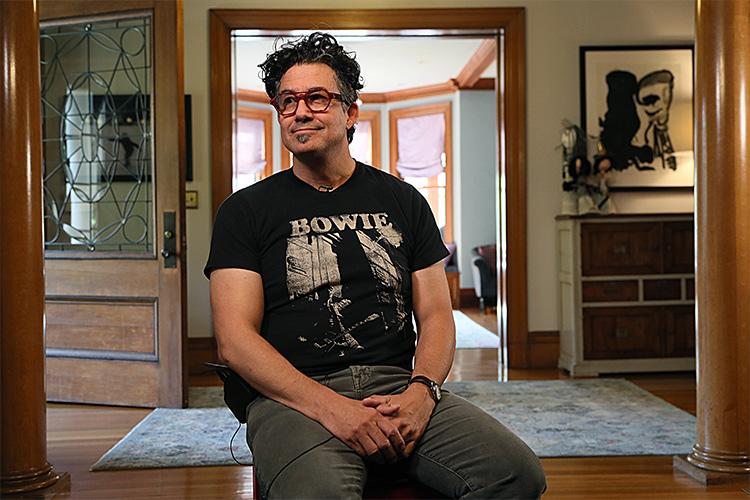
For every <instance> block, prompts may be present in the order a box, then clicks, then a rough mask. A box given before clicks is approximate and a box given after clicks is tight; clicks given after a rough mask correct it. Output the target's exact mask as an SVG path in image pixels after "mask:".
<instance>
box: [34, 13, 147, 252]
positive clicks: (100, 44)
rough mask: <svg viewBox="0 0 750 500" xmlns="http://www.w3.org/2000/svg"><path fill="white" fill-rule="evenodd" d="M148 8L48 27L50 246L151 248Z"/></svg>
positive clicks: (45, 85)
mask: <svg viewBox="0 0 750 500" xmlns="http://www.w3.org/2000/svg"><path fill="white" fill-rule="evenodd" d="M151 26H152V24H151V16H150V15H146V16H143V15H140V16H138V17H132V16H130V17H127V18H119V19H107V20H99V21H92V22H82V23H77V24H75V23H65V24H59V25H44V26H42V29H41V72H42V119H43V122H42V123H43V175H44V221H45V224H44V229H45V248H46V250H48V251H50V250H56V251H63V250H64V251H68V252H69V251H71V250H73V251H75V250H78V251H81V250H83V251H85V250H88V251H90V252H95V253H96V252H106V253H107V255H112V252H122V253H128V254H132V253H141V254H149V255H152V254H153V251H154V234H153V233H154V231H153V226H154V225H153V221H154V214H153V211H154V208H153V194H154V189H153V162H152V158H153V152H152V122H151V106H152V102H151V88H152V68H151V66H152V57H153V56H152V40H151V36H152V30H151Z"/></svg>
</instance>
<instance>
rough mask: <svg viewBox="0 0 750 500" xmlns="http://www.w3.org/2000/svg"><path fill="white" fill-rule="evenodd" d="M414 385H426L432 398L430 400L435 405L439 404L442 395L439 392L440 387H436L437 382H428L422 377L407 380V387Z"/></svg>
mask: <svg viewBox="0 0 750 500" xmlns="http://www.w3.org/2000/svg"><path fill="white" fill-rule="evenodd" d="M414 383H417V384H422V385H426V386H427V388H428V389H429V390H430V396H432V399H433V400H434V401H435V403H439V402H440V399H441V398H442V397H443V393H442V391H441V390H440V385H438V383H437V382H435V381H434V380H430V379H429V378H427V377H425V376H424V375H415V376H414V377H412V378H411V379H410V380H409V383H408V384H407V385H411V384H414Z"/></svg>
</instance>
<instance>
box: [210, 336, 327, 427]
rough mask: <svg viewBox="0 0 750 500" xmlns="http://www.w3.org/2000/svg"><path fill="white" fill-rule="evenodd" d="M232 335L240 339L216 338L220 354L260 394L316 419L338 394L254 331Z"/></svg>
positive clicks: (322, 416)
mask: <svg viewBox="0 0 750 500" xmlns="http://www.w3.org/2000/svg"><path fill="white" fill-rule="evenodd" d="M233 337H237V338H241V339H242V341H241V342H239V341H236V340H235V341H232V340H225V341H223V342H221V341H220V342H219V350H220V357H221V358H222V359H223V360H224V362H226V364H227V365H229V366H230V367H231V368H232V369H233V370H234V371H236V372H237V373H238V374H239V375H240V376H241V377H242V378H244V379H245V380H246V381H247V382H248V383H249V384H250V385H251V386H252V387H253V388H254V389H255V390H257V391H258V392H260V393H261V394H263V395H264V396H266V397H268V398H270V399H273V400H274V401H277V402H279V403H281V404H283V405H285V406H288V407H289V408H292V409H294V410H297V411H299V412H300V413H302V414H304V415H306V416H307V417H310V418H312V419H313V420H316V421H318V422H320V421H321V420H322V419H323V418H324V417H325V415H324V412H325V411H326V408H328V407H329V402H330V401H331V400H332V399H336V398H339V397H341V396H339V395H338V394H336V393H335V392H334V391H332V390H331V389H329V388H327V387H325V386H324V385H322V384H319V383H318V382H316V381H315V380H313V379H311V378H310V377H308V376H306V375H304V374H303V373H302V372H300V371H299V370H297V369H296V368H295V367H294V366H293V365H292V364H291V363H289V361H288V360H287V359H286V358H284V357H283V356H282V355H281V354H280V353H279V352H278V351H277V350H276V349H275V348H274V347H273V346H272V345H271V344H269V343H268V341H266V339H264V338H263V337H261V336H260V335H259V334H258V333H256V332H250V331H248V332H246V333H245V334H244V335H233Z"/></svg>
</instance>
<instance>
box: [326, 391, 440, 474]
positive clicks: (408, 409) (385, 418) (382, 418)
mask: <svg viewBox="0 0 750 500" xmlns="http://www.w3.org/2000/svg"><path fill="white" fill-rule="evenodd" d="M343 406H344V407H343V408H337V411H336V413H337V417H338V418H335V421H334V422H333V423H332V425H330V426H326V427H328V428H329V430H330V431H331V432H332V433H333V434H334V435H336V437H338V438H339V439H341V440H342V441H343V442H344V443H345V444H346V445H347V446H349V447H350V448H352V449H353V450H354V451H356V452H357V454H359V455H360V456H363V457H367V458H368V459H370V460H372V461H374V462H376V463H383V462H386V463H394V462H397V461H398V460H400V459H402V458H406V457H408V456H410V455H411V454H412V452H413V451H414V448H415V447H416V444H417V441H419V438H420V437H422V434H423V433H424V430H425V428H426V427H427V423H428V422H429V421H430V416H431V415H432V410H433V409H434V408H435V402H434V401H433V400H432V398H431V397H430V395H429V392H428V390H427V388H426V387H425V386H423V385H421V384H413V385H410V386H409V387H408V388H407V389H406V390H405V391H404V392H402V393H400V394H392V395H373V396H370V397H368V398H365V399H363V400H362V401H357V400H354V399H347V402H346V403H345V404H344V405H343ZM339 410H340V411H339Z"/></svg>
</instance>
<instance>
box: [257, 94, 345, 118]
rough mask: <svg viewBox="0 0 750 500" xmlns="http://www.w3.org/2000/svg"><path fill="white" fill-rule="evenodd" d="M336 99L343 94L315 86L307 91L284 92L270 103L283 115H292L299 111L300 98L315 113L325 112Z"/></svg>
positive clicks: (339, 98)
mask: <svg viewBox="0 0 750 500" xmlns="http://www.w3.org/2000/svg"><path fill="white" fill-rule="evenodd" d="M334 99H338V100H339V101H341V100H342V98H341V94H337V93H335V92H329V91H327V90H326V89H324V88H314V89H310V90H308V91H307V92H282V93H281V94H279V95H277V96H276V97H274V98H273V99H271V101H270V103H271V104H273V107H274V108H276V110H277V111H278V112H279V114H280V115H281V116H292V115H293V114H294V113H296V112H297V107H298V106H299V102H300V100H304V101H305V104H306V105H307V107H308V108H309V109H310V111H312V112H313V113H323V112H325V111H327V110H328V108H329V107H330V106H331V101H333V100H334Z"/></svg>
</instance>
